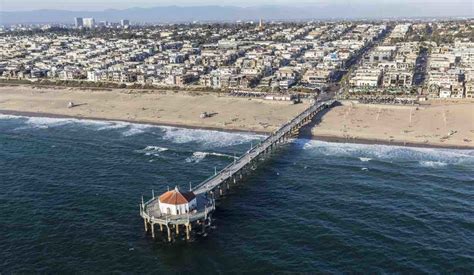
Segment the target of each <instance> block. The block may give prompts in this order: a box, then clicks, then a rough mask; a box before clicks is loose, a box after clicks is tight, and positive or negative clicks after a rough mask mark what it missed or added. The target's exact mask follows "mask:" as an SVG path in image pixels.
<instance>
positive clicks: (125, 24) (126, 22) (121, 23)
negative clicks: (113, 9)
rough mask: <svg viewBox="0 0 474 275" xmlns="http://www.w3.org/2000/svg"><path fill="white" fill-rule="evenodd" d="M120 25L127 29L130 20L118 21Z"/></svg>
mask: <svg viewBox="0 0 474 275" xmlns="http://www.w3.org/2000/svg"><path fill="white" fill-rule="evenodd" d="M120 25H122V27H128V26H129V25H130V20H128V19H122V20H120Z"/></svg>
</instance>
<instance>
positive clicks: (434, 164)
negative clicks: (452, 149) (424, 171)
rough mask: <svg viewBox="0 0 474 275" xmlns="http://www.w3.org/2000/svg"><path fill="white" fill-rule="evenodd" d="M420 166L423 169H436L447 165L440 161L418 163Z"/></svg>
mask: <svg viewBox="0 0 474 275" xmlns="http://www.w3.org/2000/svg"><path fill="white" fill-rule="evenodd" d="M420 165H421V166H423V167H430V168H437V167H444V166H446V165H448V164H447V163H446V162H442V161H420Z"/></svg>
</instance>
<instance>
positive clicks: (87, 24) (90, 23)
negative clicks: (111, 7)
mask: <svg viewBox="0 0 474 275" xmlns="http://www.w3.org/2000/svg"><path fill="white" fill-rule="evenodd" d="M82 20H83V24H84V27H86V28H89V29H92V28H94V27H95V20H94V18H84V19H82Z"/></svg>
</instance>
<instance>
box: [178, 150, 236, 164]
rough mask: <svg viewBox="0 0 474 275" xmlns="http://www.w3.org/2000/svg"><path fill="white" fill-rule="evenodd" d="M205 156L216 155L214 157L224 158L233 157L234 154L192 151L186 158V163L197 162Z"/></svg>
mask: <svg viewBox="0 0 474 275" xmlns="http://www.w3.org/2000/svg"><path fill="white" fill-rule="evenodd" d="M207 156H216V157H225V158H232V159H233V158H234V156H231V155H227V154H221V153H212V152H194V153H193V155H192V156H190V157H188V158H186V160H185V161H186V162H188V163H199V162H201V161H202V160H203V159H205V158H206V157H207Z"/></svg>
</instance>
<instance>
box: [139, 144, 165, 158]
mask: <svg viewBox="0 0 474 275" xmlns="http://www.w3.org/2000/svg"><path fill="white" fill-rule="evenodd" d="M168 150H169V149H168V148H166V147H160V146H147V147H145V148H143V149H141V150H136V151H135V152H136V153H140V154H145V156H156V157H157V156H160V154H159V153H161V152H165V151H168Z"/></svg>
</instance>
